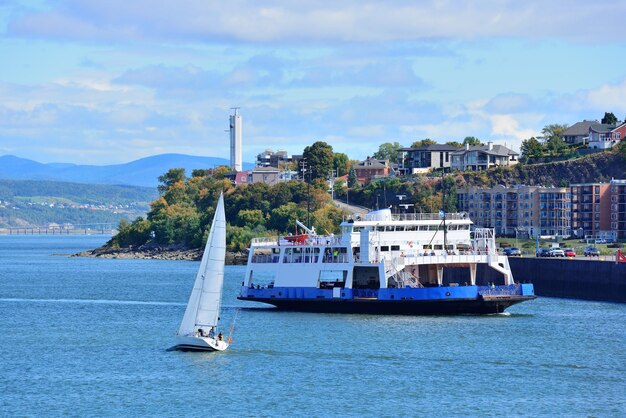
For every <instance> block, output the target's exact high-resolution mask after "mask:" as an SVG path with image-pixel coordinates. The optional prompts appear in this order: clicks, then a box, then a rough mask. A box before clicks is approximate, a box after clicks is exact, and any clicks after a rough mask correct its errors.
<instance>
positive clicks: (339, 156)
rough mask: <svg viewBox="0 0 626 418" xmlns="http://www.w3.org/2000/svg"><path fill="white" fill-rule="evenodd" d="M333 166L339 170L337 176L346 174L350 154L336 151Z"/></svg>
mask: <svg viewBox="0 0 626 418" xmlns="http://www.w3.org/2000/svg"><path fill="white" fill-rule="evenodd" d="M333 168H334V169H335V170H337V172H336V173H335V174H337V177H341V176H345V175H346V174H347V173H348V156H347V155H346V154H344V153H343V152H336V153H334V154H333Z"/></svg>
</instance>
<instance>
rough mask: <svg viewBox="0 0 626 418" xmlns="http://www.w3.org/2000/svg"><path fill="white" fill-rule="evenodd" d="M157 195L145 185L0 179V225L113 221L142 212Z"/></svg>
mask: <svg viewBox="0 0 626 418" xmlns="http://www.w3.org/2000/svg"><path fill="white" fill-rule="evenodd" d="M157 196H158V194H157V191H156V190H155V189H152V188H147V187H136V186H107V185H94V184H81V183H66V182H58V181H36V180H0V227H3V228H7V227H42V226H45V225H46V224H49V223H57V224H61V225H62V224H66V223H70V224H74V225H93V224H103V223H106V224H112V225H116V224H117V223H118V222H120V220H121V219H122V218H123V217H127V218H135V217H137V216H140V215H143V214H145V213H146V212H147V210H148V204H149V202H150V201H152V200H154V199H155V198H156V197H157Z"/></svg>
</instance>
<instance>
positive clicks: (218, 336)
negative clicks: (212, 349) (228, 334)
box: [217, 331, 224, 341]
mask: <svg viewBox="0 0 626 418" xmlns="http://www.w3.org/2000/svg"><path fill="white" fill-rule="evenodd" d="M217 339H218V340H220V341H224V336H223V335H222V331H220V333H219V334H217Z"/></svg>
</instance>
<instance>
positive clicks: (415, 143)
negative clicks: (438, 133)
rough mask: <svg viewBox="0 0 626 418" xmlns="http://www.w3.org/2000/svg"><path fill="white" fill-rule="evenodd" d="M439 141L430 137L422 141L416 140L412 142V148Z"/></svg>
mask: <svg viewBox="0 0 626 418" xmlns="http://www.w3.org/2000/svg"><path fill="white" fill-rule="evenodd" d="M436 143H437V141H433V140H432V139H430V138H426V139H422V140H421V141H415V142H413V143H412V144H411V148H419V147H423V146H426V145H435V144H436Z"/></svg>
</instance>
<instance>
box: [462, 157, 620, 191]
mask: <svg viewBox="0 0 626 418" xmlns="http://www.w3.org/2000/svg"><path fill="white" fill-rule="evenodd" d="M463 177H464V178H465V181H466V183H467V184H468V185H476V186H494V185H496V184H503V185H506V186H513V185H516V184H525V185H528V186H568V185H570V184H575V183H595V182H605V183H606V182H609V181H610V180H611V179H613V178H615V179H626V161H625V160H624V157H622V156H620V155H619V154H618V153H615V152H603V153H598V154H592V155H588V156H586V157H583V158H578V159H575V160H568V161H559V162H554V163H545V164H518V165H515V166H513V167H499V168H497V169H494V170H489V171H482V172H465V173H463Z"/></svg>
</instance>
